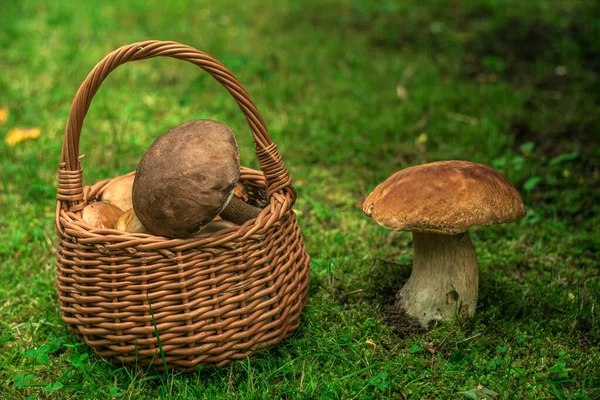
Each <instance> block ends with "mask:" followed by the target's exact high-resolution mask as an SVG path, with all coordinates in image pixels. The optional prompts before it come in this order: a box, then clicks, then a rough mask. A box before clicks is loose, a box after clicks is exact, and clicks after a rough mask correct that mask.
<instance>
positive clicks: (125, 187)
mask: <svg viewBox="0 0 600 400" xmlns="http://www.w3.org/2000/svg"><path fill="white" fill-rule="evenodd" d="M134 178H135V176H134V175H122V176H119V177H118V178H115V179H113V180H112V181H111V182H110V183H109V184H108V185H106V187H105V188H104V190H103V192H102V197H100V200H102V201H108V202H110V203H111V204H114V205H115V206H117V207H119V208H120V209H121V210H129V209H130V208H131V207H133V204H132V202H131V192H132V188H133V180H134Z"/></svg>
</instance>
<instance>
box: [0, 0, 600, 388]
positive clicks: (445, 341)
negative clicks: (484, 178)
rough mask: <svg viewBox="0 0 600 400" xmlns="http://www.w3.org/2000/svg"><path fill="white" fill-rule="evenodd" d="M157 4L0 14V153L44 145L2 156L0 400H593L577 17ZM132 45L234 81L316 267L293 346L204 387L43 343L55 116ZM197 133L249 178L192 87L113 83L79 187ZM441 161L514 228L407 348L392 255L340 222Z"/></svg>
mask: <svg viewBox="0 0 600 400" xmlns="http://www.w3.org/2000/svg"><path fill="white" fill-rule="evenodd" d="M165 4H166V3H165V2H159V1H156V0H144V1H141V0H128V1H121V2H104V3H103V4H97V5H92V2H84V1H80V2H77V3H73V4H69V2H45V1H40V0H31V1H19V2H17V1H3V2H0V26H1V27H2V29H0V106H6V107H8V108H9V109H10V115H9V119H8V121H7V123H6V124H5V125H3V126H0V137H2V139H4V137H5V136H6V134H7V133H8V131H9V130H10V129H12V128H15V127H22V126H37V127H40V128H41V129H42V135H41V137H40V138H39V139H37V140H34V141H28V142H22V143H19V144H18V145H16V146H15V147H9V146H7V145H6V144H5V143H4V140H2V143H0V178H1V180H0V209H1V212H0V282H1V285H0V398H2V399H11V400H12V399H26V398H29V399H45V398H51V399H98V398H100V399H111V398H113V397H115V398H126V399H129V398H131V399H157V398H160V399H170V398H176V399H195V398H238V397H239V398H248V399H258V398H265V399H271V398H293V399H300V398H306V399H316V398H326V399H329V398H344V399H350V398H358V399H371V398H399V399H402V398H473V399H474V398H484V395H485V394H486V393H487V394H488V395H489V396H491V397H494V396H495V397H498V398H506V399H509V398H510V399H522V398H535V399H541V398H559V399H563V398H589V399H594V398H600V350H599V345H600V332H599V331H600V328H599V326H600V303H599V302H598V299H599V298H600V278H599V276H600V270H599V265H598V260H599V259H600V231H599V229H598V226H600V212H599V211H600V185H599V183H600V161H599V160H600V147H599V144H598V138H599V137H600V133H599V131H600V119H599V115H600V108H599V106H600V79H599V77H598V74H599V72H600V52H599V50H598V46H597V38H598V37H600V23H599V21H600V8H599V7H598V6H597V5H594V2H592V1H586V0H579V1H576V0H573V1H563V0H539V1H530V2H523V1H518V0H510V1H497V0H488V1H484V0H470V1H460V2H459V1H441V0H435V1H433V0H432V1H427V2H423V1H397V2H394V1H389V0H388V1H386V0H382V1H379V2H366V1H357V0H348V1H341V0H327V1H310V2H300V1H297V2H292V1H280V2H261V1H258V0H253V1H245V2H233V1H225V2H210V3H209V2H199V1H196V2H195V1H187V2H184V1H181V2H176V3H173V4H172V5H169V6H165ZM374 4H376V5H374ZM146 39H164V40H176V41H180V42H182V43H185V44H189V45H191V46H194V47H196V48H199V49H201V50H203V51H205V52H207V53H209V54H211V55H213V56H215V57H216V58H217V59H219V60H221V61H222V62H223V63H224V64H225V65H227V66H228V67H229V68H230V70H231V71H232V72H233V73H234V74H235V75H236V76H237V77H238V78H239V80H240V81H241V82H242V83H243V84H244V86H245V87H246V89H247V90H248V91H249V93H250V94H251V95H252V97H253V99H254V101H255V102H256V104H257V105H258V107H259V110H260V111H261V113H262V115H263V117H264V119H265V121H266V122H267V124H268V126H269V128H270V133H271V136H272V138H273V140H274V141H275V142H276V143H277V144H278V146H279V149H280V151H281V153H282V156H283V159H284V161H285V163H286V165H287V167H288V169H289V170H290V172H291V175H292V177H293V179H294V182H295V186H296V188H297V190H298V194H299V198H298V202H297V204H296V206H295V209H296V211H297V213H298V218H299V223H300V225H301V227H302V229H303V235H304V238H305V241H306V245H307V247H308V251H309V253H310V255H311V257H312V263H311V266H312V281H311V285H310V292H309V302H308V305H307V306H306V308H305V310H304V313H303V319H302V325H301V327H300V328H299V329H298V330H297V332H296V333H295V334H294V336H293V337H292V338H290V339H289V340H287V341H286V342H284V343H281V344H280V345H278V346H277V347H275V348H274V349H271V350H270V351H268V352H266V353H265V354H262V355H261V356H259V357H256V358H253V359H250V360H247V361H244V362H237V363H234V364H232V365H230V366H227V367H225V368H222V369H212V368H207V369H204V370H201V371H199V372H198V373H193V374H187V375H182V374H177V373H175V374H162V373H159V372H156V371H153V370H147V369H141V368H140V369H136V368H125V367H120V366H115V365H112V364H110V363H109V362H108V361H107V360H104V359H102V358H100V357H98V356H96V355H95V354H94V353H93V351H92V350H91V349H90V348H88V347H87V346H86V345H83V344H81V343H79V342H78V341H77V339H76V338H75V337H74V336H73V335H72V334H70V333H69V332H68V331H67V330H66V328H65V327H64V325H63V324H62V322H61V320H60V315H59V310H58V305H57V301H56V295H55V292H54V287H53V285H54V277H55V275H54V270H55V267H54V253H53V246H54V245H55V243H56V236H55V234H54V231H53V222H54V209H55V191H56V183H57V181H56V178H57V164H58V162H59V157H60V147H61V142H62V135H63V132H64V126H65V124H66V120H67V116H68V112H69V107H70V103H71V100H72V99H73V96H74V94H75V92H76V90H77V88H78V86H79V84H80V83H81V81H82V80H83V79H84V78H85V76H86V75H87V73H88V72H89V70H90V69H91V68H93V66H94V65H95V63H96V62H97V61H99V60H100V59H101V58H102V57H103V56H104V55H105V54H106V53H108V52H110V51H111V50H113V49H115V48H116V47H119V46H121V45H123V44H127V43H130V42H134V41H140V40H146ZM193 118H211V119H216V120H219V121H221V122H224V123H226V124H228V125H230V126H231V127H232V128H233V129H234V131H235V132H236V133H237V137H238V141H239V144H240V147H241V150H242V163H243V164H244V165H248V166H253V167H256V166H257V162H256V159H255V157H254V154H253V145H252V139H251V135H250V133H249V130H248V128H247V126H246V125H245V120H244V118H243V116H242V115H241V113H240V112H239V110H238V109H237V106H236V105H235V102H234V101H233V100H232V99H231V98H229V97H228V95H227V93H226V92H225V91H224V90H223V89H222V88H221V87H220V86H219V85H218V84H217V83H216V82H215V81H214V80H212V78H210V77H209V76H208V75H207V74H206V73H204V72H202V71H200V70H197V69H196V68H195V67H193V66H191V65H187V64H185V63H182V62H178V61H175V60H170V59H160V60H150V61H144V62H139V63H134V64H128V65H126V66H123V67H121V68H119V69H118V70H117V71H115V72H114V73H113V74H111V76H110V78H109V79H108V80H107V81H106V82H105V84H104V85H103V86H102V88H101V89H100V91H99V92H98V94H97V95H96V97H95V99H94V102H93V104H92V107H91V110H90V113H89V114H88V116H87V119H86V121H85V125H84V131H83V134H82V140H81V147H80V148H81V152H82V153H85V154H86V157H85V159H84V161H83V167H84V171H85V172H84V179H85V181H86V183H93V182H96V181H98V180H100V179H103V178H108V177H114V176H117V175H120V174H122V173H125V172H128V171H130V170H133V169H134V168H135V167H136V164H137V162H138V160H139V159H140V157H141V156H142V155H143V153H144V151H145V150H146V148H147V147H148V146H149V145H150V143H151V142H152V140H153V139H154V138H155V137H157V136H158V135H159V134H161V133H163V132H164V131H166V130H167V129H169V128H171V127H173V126H175V125H178V124H180V123H182V122H185V121H187V120H190V119H193ZM419 138H420V139H419ZM442 159H467V160H471V161H476V162H481V163H486V164H490V165H493V166H494V167H496V168H498V169H499V170H500V171H502V172H503V173H505V174H506V175H507V176H508V178H509V179H510V180H511V182H512V183H513V184H514V185H515V187H517V189H518V190H519V191H520V193H521V194H522V196H523V198H524V200H525V202H526V205H527V209H528V214H527V217H525V218H524V219H523V220H521V221H520V222H518V223H514V224H508V225H501V226H493V227H485V228H474V229H472V231H471V233H472V238H473V241H474V244H475V246H476V249H477V253H478V257H479V261H480V265H481V268H480V271H481V283H480V302H479V305H478V308H477V315H476V317H475V319H474V320H473V321H471V322H469V323H464V324H452V323H446V324H441V325H439V326H436V327H434V328H433V329H432V330H430V331H429V332H427V333H415V332H411V329H410V326H408V325H407V324H406V321H402V320H398V319H393V318H390V317H389V314H388V313H387V310H388V301H389V297H390V295H392V294H393V293H394V292H395V291H396V290H397V289H399V288H400V287H401V286H402V284H403V283H404V282H405V281H406V279H407V277H408V276H409V274H410V265H411V262H412V251H411V243H410V239H411V238H410V235H409V234H407V233H403V234H399V233H396V232H391V231H388V230H385V229H383V228H379V227H377V226H376V225H375V224H374V223H373V222H372V221H371V220H370V219H369V218H367V217H366V216H364V215H363V214H362V212H361V210H360V209H359V207H357V205H359V204H360V203H361V202H362V199H363V198H364V196H365V195H366V194H368V192H369V191H370V190H371V189H372V188H374V187H375V186H376V185H377V184H378V183H379V182H381V181H383V180H384V179H385V178H387V177H388V176H389V175H391V174H392V173H393V172H395V171H397V170H399V169H401V168H405V167H408V166H411V165H416V164H420V163H424V162H430V161H435V160H442ZM367 341H372V343H374V345H373V344H370V343H371V342H367ZM489 391H493V392H494V393H497V394H498V395H494V394H493V393H491V392H489Z"/></svg>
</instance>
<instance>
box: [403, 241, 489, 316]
mask: <svg viewBox="0 0 600 400" xmlns="http://www.w3.org/2000/svg"><path fill="white" fill-rule="evenodd" d="M413 249H414V263H413V270H412V274H411V276H410V278H409V279H408V282H406V285H405V286H404V287H403V288H402V289H401V290H400V291H399V292H398V294H397V295H396V306H397V307H399V308H401V309H402V310H404V312H406V313H407V314H408V315H410V316H412V317H414V318H416V319H417V320H418V321H419V323H420V324H421V325H422V326H423V327H424V328H427V327H428V325H429V323H430V322H431V321H440V320H449V319H453V318H455V317H459V318H472V317H473V315H474V314H475V307H476V306H477V290H478V285H479V265H478V263H477V256H476V254H475V249H474V248H473V243H472V242H471V238H470V237H469V234H468V233H467V232H465V233H464V234H461V235H455V236H454V235H439V234H435V233H420V232H413Z"/></svg>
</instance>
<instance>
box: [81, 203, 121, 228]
mask: <svg viewBox="0 0 600 400" xmlns="http://www.w3.org/2000/svg"><path fill="white" fill-rule="evenodd" d="M121 215H123V210H121V209H120V208H119V207H117V206H115V205H114V204H109V203H103V202H100V201H99V202H96V203H91V204H88V205H87V206H85V207H84V209H83V210H82V211H81V219H83V220H84V221H85V222H86V223H88V224H90V225H92V226H94V227H96V228H99V229H114V227H115V224H116V223H117V220H118V219H119V217H120V216H121Z"/></svg>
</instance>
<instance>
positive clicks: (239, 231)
mask: <svg viewBox="0 0 600 400" xmlns="http://www.w3.org/2000/svg"><path fill="white" fill-rule="evenodd" d="M134 173H135V171H132V172H129V173H127V174H125V175H131V174H134ZM122 176H123V175H122ZM117 178H118V177H115V178H110V179H105V180H102V181H99V182H97V183H96V184H94V185H86V186H84V189H86V190H84V192H85V193H88V192H89V191H90V189H91V188H93V187H95V186H98V185H100V186H101V188H100V189H98V190H96V191H95V192H98V191H101V190H102V187H104V186H106V185H107V184H108V183H110V182H111V181H112V180H114V179H117ZM240 181H249V182H252V183H253V185H254V186H257V187H260V188H263V189H266V185H265V181H264V176H263V173H262V172H261V171H258V170H254V169H252V168H248V167H241V174H240ZM93 198H94V199H95V197H93ZM88 200H89V199H88V198H85V199H84V202H83V204H84V205H87V204H89V203H88ZM267 200H268V204H267V205H266V207H264V208H263V209H262V210H261V212H260V214H259V215H258V217H256V218H253V219H251V220H249V221H246V222H245V223H244V224H242V225H239V226H233V227H230V228H226V229H222V230H219V231H217V232H211V233H203V232H200V233H199V234H197V235H195V236H192V237H190V238H170V237H165V236H158V235H154V234H148V233H129V232H123V231H119V230H116V229H110V228H109V229H106V228H97V227H95V226H92V225H89V224H88V223H86V222H85V221H83V219H82V218H81V211H80V210H77V211H67V210H65V209H64V208H61V207H60V204H57V210H56V212H57V217H58V218H57V224H58V226H57V232H58V235H59V236H60V237H61V238H62V239H66V240H69V241H71V240H73V239H74V238H75V237H76V238H77V239H78V240H77V241H78V242H80V243H82V244H85V243H89V244H96V245H97V247H99V248H100V250H101V251H102V252H104V250H105V249H106V251H109V248H110V247H114V246H111V245H110V243H115V244H117V243H118V244H120V245H118V248H127V249H133V248H135V247H137V246H140V245H142V246H150V248H151V249H159V248H165V249H167V248H175V247H176V248H178V250H184V249H188V248H198V247H204V246H215V245H223V246H225V247H234V248H235V247H236V243H237V242H239V241H244V240H248V239H251V238H253V239H255V240H258V239H261V238H262V237H263V236H264V234H265V232H266V231H268V230H270V229H271V228H272V227H273V226H278V225H279V224H280V222H279V220H280V219H281V218H282V217H283V216H284V214H286V213H287V212H288V211H291V212H292V213H293V211H292V210H291V209H292V205H293V201H294V199H293V198H292V196H291V195H290V194H289V193H288V192H276V193H272V194H271V196H269V197H267ZM124 245H126V246H124ZM107 246H108V247H107ZM150 248H149V250H150ZM173 256H174V254H173Z"/></svg>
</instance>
